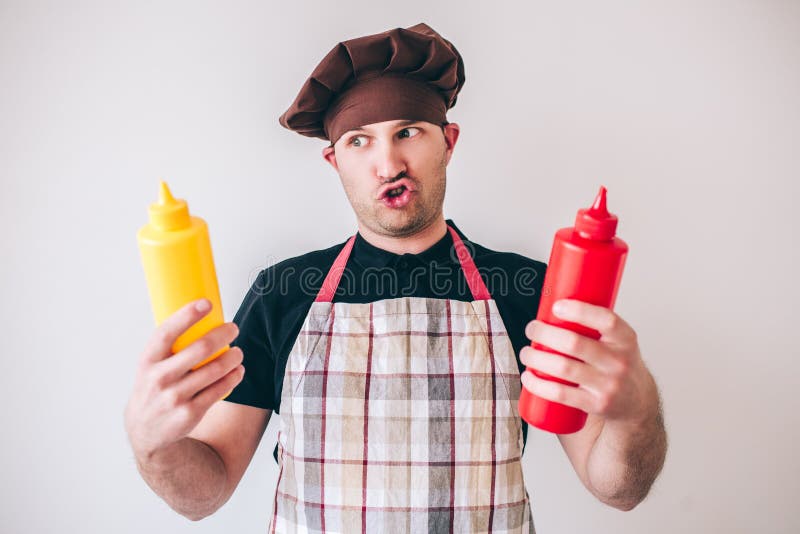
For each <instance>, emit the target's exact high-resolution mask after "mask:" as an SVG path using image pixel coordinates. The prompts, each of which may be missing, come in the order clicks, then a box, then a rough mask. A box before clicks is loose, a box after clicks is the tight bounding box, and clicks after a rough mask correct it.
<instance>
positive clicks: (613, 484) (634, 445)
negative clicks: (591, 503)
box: [587, 394, 667, 511]
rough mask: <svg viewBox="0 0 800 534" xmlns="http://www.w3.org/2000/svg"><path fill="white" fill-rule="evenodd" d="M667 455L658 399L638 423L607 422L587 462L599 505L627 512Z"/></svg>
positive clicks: (645, 489) (648, 486) (645, 490)
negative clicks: (602, 504) (603, 504)
mask: <svg viewBox="0 0 800 534" xmlns="http://www.w3.org/2000/svg"><path fill="white" fill-rule="evenodd" d="M666 452H667V434H666V430H665V428H664V417H663V412H662V408H661V402H660V399H658V397H657V394H656V398H655V400H654V403H653V406H652V407H651V408H650V409H648V410H647V412H646V413H645V416H644V417H643V419H642V420H641V421H639V422H635V423H634V422H630V423H628V422H625V423H623V422H617V421H614V420H607V421H605V422H604V424H603V429H602V430H601V432H600V434H599V435H598V437H597V440H596V441H595V444H594V446H593V447H592V450H591V453H590V455H589V458H588V463H587V475H588V479H589V483H590V485H591V490H592V492H593V493H594V494H595V496H596V497H597V498H598V499H600V500H601V501H602V502H604V503H606V504H608V505H610V506H613V507H615V508H618V509H620V510H626V511H627V510H631V509H633V508H634V507H635V506H636V505H637V504H639V503H640V502H642V500H644V498H645V497H646V496H647V494H648V493H649V491H650V488H651V487H652V485H653V482H655V480H656V478H657V477H658V474H659V473H660V472H661V468H662V467H663V465H664V459H665V457H666Z"/></svg>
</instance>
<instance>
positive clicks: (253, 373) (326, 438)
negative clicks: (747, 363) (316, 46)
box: [126, 24, 666, 532]
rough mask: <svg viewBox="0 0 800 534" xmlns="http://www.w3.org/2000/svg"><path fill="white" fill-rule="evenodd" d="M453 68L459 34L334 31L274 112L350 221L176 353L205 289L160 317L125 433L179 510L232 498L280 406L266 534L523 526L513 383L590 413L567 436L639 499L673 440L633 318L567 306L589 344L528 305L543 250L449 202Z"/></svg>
mask: <svg viewBox="0 0 800 534" xmlns="http://www.w3.org/2000/svg"><path fill="white" fill-rule="evenodd" d="M463 83H464V67H463V62H462V59H461V57H460V55H459V54H458V52H457V51H456V49H455V47H453V45H452V44H451V43H449V42H448V41H446V40H445V39H443V38H442V37H441V36H440V35H439V34H437V33H436V32H435V31H433V30H432V29H431V28H429V27H428V26H426V25H424V24H419V25H417V26H414V27H412V28H408V29H400V28H398V29H395V30H391V31H387V32H384V33H381V34H377V35H370V36H366V37H361V38H357V39H352V40H350V41H345V42H343V43H340V44H339V45H337V46H336V47H335V48H334V49H333V50H332V51H331V52H330V53H329V54H328V55H327V56H326V57H325V58H324V59H323V60H322V62H321V63H320V64H319V66H318V67H317V68H316V69H315V71H314V72H313V73H312V75H311V77H310V78H309V79H308V81H307V82H306V83H305V85H304V86H303V88H302V89H301V91H300V93H299V95H298V96H297V99H296V100H295V102H294V104H293V105H292V106H291V107H290V108H289V110H288V111H287V112H286V113H285V114H284V115H283V116H282V117H281V119H280V122H281V124H282V125H283V126H285V127H287V128H289V129H291V130H294V131H297V132H299V133H301V134H303V135H307V136H311V137H318V138H321V139H325V140H327V141H329V142H330V145H329V146H327V147H325V148H324V150H323V157H324V158H325V160H326V161H327V162H328V163H329V164H330V165H332V166H333V168H334V169H336V171H337V172H338V174H339V176H340V178H341V181H342V185H343V186H344V190H345V193H346V194H347V197H348V199H349V201H350V204H351V205H352V207H353V210H354V212H355V214H356V218H357V221H358V233H357V234H355V235H354V236H352V237H351V238H350V239H348V240H346V241H345V242H343V243H339V244H337V245H335V246H333V247H330V248H328V249H325V250H318V251H314V252H310V253H308V254H305V255H302V256H299V257H296V258H291V259H288V260H285V261H283V262H281V263H279V264H277V265H274V266H272V267H269V268H267V269H265V270H263V271H262V272H261V273H260V274H259V276H258V278H257V280H256V282H255V283H254V284H253V287H252V288H251V290H250V291H249V292H248V294H247V296H246V297H245V299H244V302H243V303H242V306H241V308H240V309H239V312H238V313H237V314H236V317H235V318H234V320H233V323H227V324H225V325H223V326H220V327H219V328H217V329H215V330H213V331H212V332H210V333H209V334H208V335H206V336H205V337H204V338H203V339H202V340H200V341H198V342H196V343H195V344H193V345H192V346H191V347H188V348H186V349H184V350H183V351H181V352H180V353H178V354H175V355H172V356H171V355H170V346H171V345H172V342H173V341H174V340H175V338H176V337H177V336H178V335H179V334H180V333H182V332H183V331H184V330H185V329H186V328H188V327H189V326H190V325H191V324H193V322H195V321H196V320H198V319H199V318H200V317H201V316H202V315H203V314H204V313H205V312H206V311H207V310H203V309H201V304H204V303H205V302H204V301H201V302H200V303H192V304H190V305H187V306H186V307H185V308H183V309H182V310H180V311H178V312H177V313H175V315H173V316H172V317H171V318H170V319H169V320H168V321H167V322H166V323H165V324H164V325H162V326H161V327H159V328H158V329H157V330H156V333H155V335H154V336H153V338H152V340H151V341H150V343H149V345H148V347H147V348H146V350H145V351H144V354H143V357H142V361H141V366H140V371H139V374H138V377H137V380H136V385H135V388H134V392H133V394H132V396H131V400H130V402H129V404H128V407H127V409H126V429H127V431H128V433H129V436H130V441H131V444H132V447H133V450H134V452H135V455H136V458H137V463H138V466H139V470H140V472H141V473H142V476H143V477H144V479H145V480H146V481H147V483H148V484H149V485H150V486H151V487H152V488H153V489H154V491H156V492H157V493H158V494H159V495H160V496H161V497H162V498H164V499H165V500H166V501H167V502H168V503H169V504H170V506H172V507H173V508H174V509H175V510H177V511H178V512H180V513H181V514H183V515H185V516H186V517H189V518H191V519H200V518H202V517H205V516H207V515H209V514H211V513H213V512H214V511H215V510H217V509H218V508H219V507H220V506H222V504H224V503H225V502H226V501H227V499H228V498H229V497H230V496H231V494H232V493H233V491H234V489H235V488H236V486H237V484H238V482H239V480H240V479H241V477H242V475H243V473H244V471H245V469H246V468H247V465H248V464H249V462H250V460H251V458H252V455H253V453H254V451H255V449H256V447H257V445H258V443H259V441H260V439H261V436H262V434H263V431H264V429H265V427H266V425H267V422H268V421H269V418H270V415H271V413H272V412H273V411H275V412H279V413H280V414H281V427H280V431H279V434H278V444H277V447H276V459H277V460H278V462H279V465H280V472H279V477H278V485H277V488H276V492H275V495H274V497H273V499H272V502H273V514H272V520H271V528H272V531H276V532H294V531H303V532H307V531H311V532H328V531H330V532H356V531H360V532H373V531H379V530H381V529H383V530H386V531H389V532H394V531H404V532H405V531H411V532H420V531H429V532H448V531H450V532H463V531H491V530H500V531H504V532H533V531H534V527H533V520H532V517H531V502H530V499H529V496H528V493H527V491H526V490H525V485H524V482H523V477H522V466H521V463H520V460H521V456H522V449H523V445H524V437H525V430H526V427H525V425H524V424H523V423H522V422H521V420H520V418H519V414H518V412H517V400H518V399H519V393H520V388H521V387H523V386H524V387H527V388H529V389H530V390H531V391H532V392H534V393H536V394H537V395H539V396H541V397H543V398H546V399H550V400H554V401H557V402H561V403H563V404H567V405H570V406H575V407H578V408H580V409H582V410H584V411H586V412H588V413H589V417H588V421H587V424H586V426H585V428H584V429H582V430H581V431H579V432H576V433H574V434H569V435H560V436H559V439H560V441H561V444H562V445H563V447H564V450H565V451H566V453H567V455H568V457H569V459H570V461H571V462H572V465H573V466H574V468H575V471H576V473H577V474H578V476H579V477H580V479H581V481H582V482H583V484H584V485H585V486H586V487H587V489H588V490H589V491H591V492H592V493H593V494H594V495H595V496H596V497H597V498H598V499H600V500H601V501H603V502H605V503H607V504H609V505H611V506H614V507H617V508H619V509H622V510H629V509H631V508H633V507H634V506H636V505H637V504H638V503H639V502H640V501H641V500H642V499H643V498H644V497H645V496H646V494H647V492H648V491H649V488H650V486H651V484H652V483H653V481H654V480H655V478H656V476H657V475H658V473H659V471H660V469H661V466H662V465H663V461H664V455H665V451H666V434H665V431H664V427H663V421H662V417H661V412H660V405H659V397H658V391H657V387H656V384H655V382H654V380H653V378H652V376H651V375H650V373H649V372H648V371H647V369H646V367H645V364H644V362H643V361H642V358H641V356H640V353H639V348H638V344H637V340H636V334H635V332H634V331H633V329H632V328H631V327H630V326H629V325H628V324H627V323H626V322H625V321H624V320H623V319H622V318H620V317H619V316H618V315H616V314H615V313H613V312H611V311H609V310H607V309H605V308H601V307H598V306H593V305H590V304H586V303H582V302H578V301H563V302H562V303H563V304H564V309H563V312H561V313H560V315H561V316H562V317H563V318H564V319H566V320H570V321H573V322H576V323H580V324H584V325H586V326H588V327H591V328H594V329H596V330H598V331H599V332H600V333H601V334H602V337H601V338H600V339H599V340H593V339H590V338H586V337H583V336H580V335H578V334H575V333H573V332H571V331H568V330H564V329H561V328H558V327H554V326H551V325H547V324H543V323H540V322H538V321H534V320H532V319H533V318H534V317H535V315H536V311H537V306H538V299H539V292H540V290H541V284H542V280H543V278H544V270H545V265H544V264H542V263H541V262H537V261H534V260H531V259H528V258H525V257H523V256H520V255H517V254H512V253H504V252H496V251H493V250H490V249H488V248H486V247H483V246H481V245H478V244H477V243H474V242H471V241H469V240H468V239H467V238H466V236H465V235H464V234H463V233H462V232H461V231H460V230H459V229H458V228H457V227H456V226H455V224H454V223H453V221H452V220H445V218H444V216H443V211H442V206H443V201H444V195H445V184H446V172H445V170H446V167H447V164H448V162H449V161H450V158H451V156H452V154H453V150H454V149H455V146H456V143H457V141H458V135H459V127H458V125H456V124H452V123H448V122H447V120H446V117H445V113H446V111H447V109H449V108H450V107H452V106H453V105H454V104H455V102H456V96H457V94H458V91H459V90H460V89H461V86H462V85H463ZM237 325H238V326H237ZM237 334H238V337H237ZM234 338H235V339H236V341H235V343H232V345H234V346H233V347H232V348H231V349H230V350H229V351H227V352H226V353H224V354H223V355H222V356H220V357H219V358H218V359H216V360H215V361H213V362H211V363H209V364H207V365H205V366H204V367H202V368H200V369H199V370H197V371H194V372H189V370H190V369H191V367H192V366H193V365H194V364H196V363H198V362H200V361H202V360H203V359H204V358H205V357H206V356H207V355H209V354H212V353H213V352H215V351H216V350H217V349H218V348H219V347H222V346H224V345H225V344H226V343H230V342H232V341H233V340H234ZM530 340H535V341H537V342H539V343H542V344H543V345H546V346H549V347H551V348H553V349H555V350H558V351H560V352H562V353H565V354H570V355H573V356H575V357H577V358H579V359H580V360H581V361H576V360H572V359H568V358H564V357H562V356H559V355H554V354H551V353H547V352H541V351H536V350H534V349H532V348H531V347H530V346H529V344H530ZM517 355H519V358H518V357H517ZM243 360H244V367H246V369H247V370H246V371H245V370H244V368H243V366H242V362H243ZM526 365H527V366H529V367H532V368H535V369H537V370H540V371H542V372H544V373H548V374H550V375H553V376H557V377H560V378H563V379H565V380H569V381H572V382H575V383H578V384H580V387H568V386H564V385H561V384H558V383H556V382H550V381H545V380H541V379H539V378H537V377H536V376H535V375H534V374H532V373H530V372H523V371H524V369H525V366H526ZM520 373H522V378H521V380H520ZM231 389H233V391H232V393H231V394H230V396H228V397H227V398H226V401H225V402H216V401H217V399H219V398H220V397H222V396H223V395H224V394H225V393H226V392H228V391H230V390H231Z"/></svg>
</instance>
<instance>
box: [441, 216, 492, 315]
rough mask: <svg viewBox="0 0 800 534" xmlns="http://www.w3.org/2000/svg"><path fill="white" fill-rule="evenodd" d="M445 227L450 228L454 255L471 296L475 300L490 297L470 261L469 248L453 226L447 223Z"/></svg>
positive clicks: (476, 269)
mask: <svg viewBox="0 0 800 534" xmlns="http://www.w3.org/2000/svg"><path fill="white" fill-rule="evenodd" d="M447 229H448V230H450V235H451V236H453V245H454V246H455V248H456V256H457V257H458V261H459V262H461V269H463V271H464V277H465V278H466V279H467V285H469V290H470V291H472V298H474V299H475V300H489V299H491V298H492V296H491V295H490V294H489V290H488V289H487V288H486V284H484V283H483V278H481V273H479V272H478V268H477V267H476V266H475V262H474V261H472V256H470V255H469V250H467V246H466V245H464V242H463V241H462V240H461V236H459V235H458V232H456V231H455V230H453V227H452V226H450V225H449V224H448V225H447Z"/></svg>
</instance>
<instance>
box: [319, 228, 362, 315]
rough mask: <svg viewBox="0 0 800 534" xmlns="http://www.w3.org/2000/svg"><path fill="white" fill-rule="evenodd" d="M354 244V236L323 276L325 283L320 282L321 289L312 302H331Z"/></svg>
mask: <svg viewBox="0 0 800 534" xmlns="http://www.w3.org/2000/svg"><path fill="white" fill-rule="evenodd" d="M355 242H356V236H352V237H351V238H350V239H348V241H347V243H345V245H344V248H343V249H342V251H341V252H339V255H338V256H336V261H334V262H333V266H331V270H330V271H328V274H327V276H325V281H324V282H322V287H321V288H319V293H317V298H316V300H315V301H314V302H333V295H334V294H335V293H336V288H337V287H339V280H341V279H342V274H343V273H344V267H345V265H347V258H349V257H350V251H351V250H353V243H355Z"/></svg>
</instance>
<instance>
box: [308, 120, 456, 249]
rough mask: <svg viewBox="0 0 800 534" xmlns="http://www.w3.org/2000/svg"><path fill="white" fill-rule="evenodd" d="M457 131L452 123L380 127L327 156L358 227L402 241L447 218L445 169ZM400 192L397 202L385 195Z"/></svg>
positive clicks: (355, 134)
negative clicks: (388, 192)
mask: <svg viewBox="0 0 800 534" xmlns="http://www.w3.org/2000/svg"><path fill="white" fill-rule="evenodd" d="M458 131H459V129H458V125H456V124H452V123H451V124H448V125H446V126H444V127H441V126H439V125H436V124H431V123H429V122H421V121H405V120H394V121H386V122H379V123H375V124H369V125H366V126H362V127H361V128H359V129H356V130H350V131H348V132H345V134H344V135H342V136H341V137H340V138H339V139H338V140H337V141H336V144H335V145H334V146H333V147H326V148H325V150H323V156H324V157H325V159H326V160H327V161H328V162H329V163H330V164H331V165H332V166H333V167H334V168H335V169H336V170H337V172H338V173H339V177H340V178H341V180H342V185H343V186H344V190H345V193H346V194H347V198H348V199H349V201H350V205H351V206H352V207H353V210H354V211H355V213H356V217H357V218H358V220H359V222H360V223H361V224H363V225H364V226H366V227H367V228H369V229H370V230H371V231H373V232H375V233H378V234H381V235H386V236H392V237H403V236H408V235H412V234H414V233H416V232H418V231H420V230H422V229H424V228H426V227H427V226H428V225H429V224H431V223H432V222H433V221H435V220H436V219H437V218H440V217H441V216H442V205H443V203H444V193H445V182H446V173H445V169H446V167H447V164H448V163H449V161H450V157H451V155H452V153H453V147H454V146H455V142H456V140H457V138H458ZM398 187H399V188H400V194H399V195H398V196H396V197H392V196H391V195H387V194H384V193H385V192H386V191H387V190H389V189H396V188H398ZM395 193H396V191H395Z"/></svg>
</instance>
